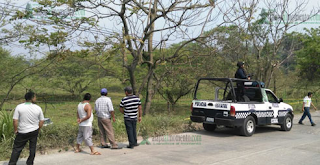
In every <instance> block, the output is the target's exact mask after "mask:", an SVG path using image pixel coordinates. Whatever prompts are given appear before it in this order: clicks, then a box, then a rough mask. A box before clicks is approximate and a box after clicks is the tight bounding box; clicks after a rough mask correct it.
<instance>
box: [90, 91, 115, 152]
mask: <svg viewBox="0 0 320 165" xmlns="http://www.w3.org/2000/svg"><path fill="white" fill-rule="evenodd" d="M100 93H101V97H99V98H98V99H97V100H96V102H95V107H94V108H95V110H96V113H97V117H98V126H99V131H100V142H101V147H102V148H110V146H108V145H107V143H106V137H108V140H109V142H110V144H111V149H121V148H119V147H118V144H117V143H116V141H115V139H114V131H113V126H112V123H111V117H112V120H113V122H115V121H116V119H115V117H114V109H113V105H112V101H111V99H110V98H109V97H107V95H108V90H107V89H106V88H103V89H101V91H100Z"/></svg>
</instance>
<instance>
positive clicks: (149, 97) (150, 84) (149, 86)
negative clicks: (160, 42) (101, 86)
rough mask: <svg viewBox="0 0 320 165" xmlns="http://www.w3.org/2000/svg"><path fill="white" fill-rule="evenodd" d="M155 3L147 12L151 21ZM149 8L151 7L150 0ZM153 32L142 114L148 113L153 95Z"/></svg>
mask: <svg viewBox="0 0 320 165" xmlns="http://www.w3.org/2000/svg"><path fill="white" fill-rule="evenodd" d="M157 4H158V0H155V1H154V3H153V8H152V9H151V10H150V12H149V19H148V21H150V22H152V21H153V20H154V19H155V17H156V16H157V11H156V10H157ZM150 8H151V1H150ZM149 31H154V23H152V24H151V26H150V30H149ZM152 43H153V33H151V34H150V35H149V37H148V56H149V64H148V66H149V71H148V75H147V76H148V84H147V92H146V104H145V106H144V111H143V115H146V114H148V113H149V111H150V108H151V103H152V96H153V93H154V91H153V70H154V65H155V64H154V62H153V54H152V52H153V45H152Z"/></svg>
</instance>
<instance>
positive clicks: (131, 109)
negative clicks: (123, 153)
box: [120, 87, 142, 149]
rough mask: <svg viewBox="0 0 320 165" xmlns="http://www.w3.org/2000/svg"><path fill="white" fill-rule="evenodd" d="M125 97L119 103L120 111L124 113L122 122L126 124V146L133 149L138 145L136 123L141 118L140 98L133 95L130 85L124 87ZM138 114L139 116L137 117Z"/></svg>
mask: <svg viewBox="0 0 320 165" xmlns="http://www.w3.org/2000/svg"><path fill="white" fill-rule="evenodd" d="M124 92H125V94H126V97H124V98H122V100H121V103H120V112H121V113H122V114H124V124H125V126H126V130H127V135H128V140H129V145H128V146H127V148H131V149H133V148H134V147H136V146H139V144H138V143H137V133H136V125H137V119H138V122H141V120H142V108H141V101H140V98H139V97H137V96H135V95H133V93H132V92H133V91H132V88H131V87H126V88H124ZM138 116H139V117H138Z"/></svg>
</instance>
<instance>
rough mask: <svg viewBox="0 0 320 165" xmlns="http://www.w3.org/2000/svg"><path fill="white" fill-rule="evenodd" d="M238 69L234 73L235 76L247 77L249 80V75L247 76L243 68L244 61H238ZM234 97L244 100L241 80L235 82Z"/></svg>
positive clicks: (239, 77)
mask: <svg viewBox="0 0 320 165" xmlns="http://www.w3.org/2000/svg"><path fill="white" fill-rule="evenodd" d="M237 66H238V69H237V71H236V74H235V76H234V77H235V78H238V79H248V80H250V77H248V76H247V73H246V71H245V70H244V62H238V63H237ZM236 97H237V100H238V101H245V100H244V98H243V97H244V86H243V82H237V89H236Z"/></svg>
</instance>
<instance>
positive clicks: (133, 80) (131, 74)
mask: <svg viewBox="0 0 320 165" xmlns="http://www.w3.org/2000/svg"><path fill="white" fill-rule="evenodd" d="M127 70H128V72H129V77H130V84H131V87H132V90H133V94H134V95H136V96H138V97H139V93H138V92H137V86H136V77H135V75H134V71H135V68H134V67H127Z"/></svg>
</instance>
